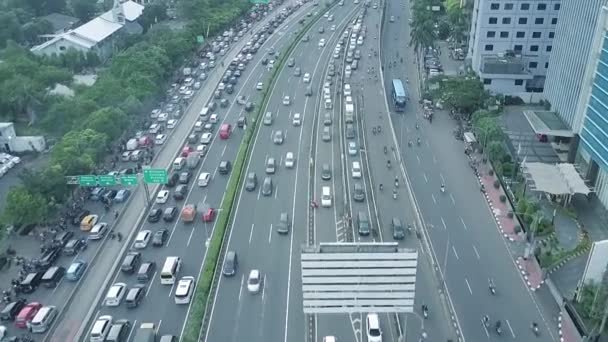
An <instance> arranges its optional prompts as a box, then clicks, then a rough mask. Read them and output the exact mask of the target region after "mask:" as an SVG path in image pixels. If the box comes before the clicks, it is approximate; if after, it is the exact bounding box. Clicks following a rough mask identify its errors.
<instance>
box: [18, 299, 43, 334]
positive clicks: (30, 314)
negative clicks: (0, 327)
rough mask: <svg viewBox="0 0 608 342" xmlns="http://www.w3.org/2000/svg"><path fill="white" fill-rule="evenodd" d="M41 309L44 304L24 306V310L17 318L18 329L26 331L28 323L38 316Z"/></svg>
mask: <svg viewBox="0 0 608 342" xmlns="http://www.w3.org/2000/svg"><path fill="white" fill-rule="evenodd" d="M41 307H42V304H40V303H37V302H32V303H29V304H28V305H26V306H24V307H23V309H21V311H19V314H18V315H17V318H15V326H16V327H17V328H21V329H26V328H27V325H28V323H29V322H31V321H32V319H34V316H36V314H37V313H38V310H40V308H41Z"/></svg>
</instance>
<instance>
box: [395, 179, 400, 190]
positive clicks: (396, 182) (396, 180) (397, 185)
mask: <svg viewBox="0 0 608 342" xmlns="http://www.w3.org/2000/svg"><path fill="white" fill-rule="evenodd" d="M398 187H399V179H397V177H395V188H398Z"/></svg>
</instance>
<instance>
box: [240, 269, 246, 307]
mask: <svg viewBox="0 0 608 342" xmlns="http://www.w3.org/2000/svg"><path fill="white" fill-rule="evenodd" d="M244 281H245V274H244V273H243V274H241V282H240V284H241V286H239V302H240V301H241V296H242V295H243V282H244Z"/></svg>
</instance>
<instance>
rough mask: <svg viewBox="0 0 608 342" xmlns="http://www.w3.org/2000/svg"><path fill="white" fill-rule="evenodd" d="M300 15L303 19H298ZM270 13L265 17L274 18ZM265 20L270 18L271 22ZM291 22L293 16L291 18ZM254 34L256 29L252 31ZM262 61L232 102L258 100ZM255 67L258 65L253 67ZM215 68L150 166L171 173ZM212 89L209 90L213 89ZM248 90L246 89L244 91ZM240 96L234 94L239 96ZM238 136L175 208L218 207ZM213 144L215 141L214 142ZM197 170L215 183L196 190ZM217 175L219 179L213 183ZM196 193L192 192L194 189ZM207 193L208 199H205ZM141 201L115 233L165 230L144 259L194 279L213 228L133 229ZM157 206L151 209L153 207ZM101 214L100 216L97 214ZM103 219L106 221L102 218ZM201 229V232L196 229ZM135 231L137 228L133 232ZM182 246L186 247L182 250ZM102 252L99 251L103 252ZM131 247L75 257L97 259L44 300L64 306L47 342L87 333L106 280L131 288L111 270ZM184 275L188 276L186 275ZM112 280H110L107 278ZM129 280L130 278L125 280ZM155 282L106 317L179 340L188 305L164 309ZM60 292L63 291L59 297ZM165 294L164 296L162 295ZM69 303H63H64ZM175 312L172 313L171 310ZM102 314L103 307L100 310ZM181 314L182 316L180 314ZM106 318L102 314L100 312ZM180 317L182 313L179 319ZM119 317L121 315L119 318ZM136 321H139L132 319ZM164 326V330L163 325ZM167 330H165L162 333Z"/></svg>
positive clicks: (232, 119) (138, 198)
mask: <svg viewBox="0 0 608 342" xmlns="http://www.w3.org/2000/svg"><path fill="white" fill-rule="evenodd" d="M300 15H301V14H300ZM272 16H273V15H272V14H271V15H270V16H269V17H272ZM269 17H268V18H269ZM292 17H293V16H292ZM268 18H266V19H264V20H263V21H262V22H261V23H258V24H257V25H256V26H254V27H259V26H261V25H263V24H264V23H265V22H266V21H267V20H268ZM290 20H293V19H292V18H288V20H286V22H289V21H290ZM254 30H255V28H254ZM279 40H280V41H279ZM288 41H289V39H285V38H284V37H283V36H281V34H275V35H273V37H272V38H269V39H268V40H267V42H266V43H265V45H264V47H267V46H269V45H272V44H282V45H284V44H287V42H288ZM245 42H246V39H244V40H241V41H240V42H238V43H236V44H235V46H234V47H233V49H232V50H231V51H230V52H229V53H228V54H227V56H226V57H225V59H226V60H231V59H232V58H233V57H234V56H236V54H237V53H238V51H240V48H241V47H242V46H243V45H244V44H245ZM259 62H260V58H257V59H255V60H254V61H252V62H250V63H249V67H248V68H247V69H246V71H245V72H244V74H243V76H242V77H241V83H240V84H239V85H238V86H237V92H235V94H234V95H233V97H236V96H237V95H239V94H243V95H245V96H253V97H252V99H255V96H254V95H256V94H255V93H254V92H253V91H252V89H254V86H253V85H255V83H257V81H258V80H261V79H262V78H264V77H266V76H267V74H268V73H267V71H265V69H264V68H260V67H259V64H260V63H259ZM253 65H257V66H256V67H255V68H254V67H252V66H253ZM219 69H221V68H220V67H219V66H218V68H217V69H216V70H215V71H214V72H212V73H211V74H210V77H209V79H208V81H207V83H209V84H210V86H208V87H203V89H202V90H201V91H200V92H199V93H198V94H197V96H196V97H195V99H194V100H193V101H192V103H191V106H190V107H189V109H188V111H187V112H186V113H185V114H184V116H183V118H182V120H181V121H180V124H179V125H178V126H177V127H176V128H175V129H174V130H173V134H172V135H171V137H170V138H169V139H168V140H167V142H166V143H165V145H164V148H163V149H162V150H161V151H160V152H158V154H157V159H156V161H155V163H154V164H153V167H158V168H169V166H170V164H171V163H172V161H173V159H174V157H175V155H176V154H177V153H178V151H180V150H181V147H182V146H183V145H182V144H183V141H184V138H185V137H186V136H187V135H188V134H189V133H188V132H189V131H190V130H191V128H192V127H193V125H194V122H195V121H196V120H197V118H198V113H199V111H200V108H202V106H203V105H205V104H206V102H207V101H208V100H209V98H210V97H211V94H212V92H213V90H214V89H215V85H216V84H217V83H218V82H219V80H220V78H221V76H222V74H223V71H221V70H219ZM246 79H248V81H246V82H247V85H244V86H243V82H244V81H245V80H246ZM211 84H213V86H211ZM244 89H246V90H244ZM237 93H238V94H237ZM222 111H223V110H220V111H219V112H220V123H218V125H217V126H218V127H219V125H220V124H221V123H223V122H227V123H231V124H233V126H236V118H237V117H238V115H239V113H240V112H241V111H242V107H241V106H239V105H237V104H232V105H231V106H230V107H229V110H228V111H227V113H225V114H224V113H221V112H222ZM241 136H242V132H241V131H240V130H238V129H235V130H234V132H233V136H232V137H231V138H230V139H229V140H226V141H220V140H219V138H215V137H214V141H213V142H212V143H211V146H210V147H211V148H210V151H209V153H208V155H207V156H206V158H205V159H204V162H203V163H201V165H200V168H199V169H198V170H196V172H194V174H193V176H192V180H191V181H190V184H189V192H188V199H187V200H186V201H184V202H183V203H176V204H175V205H177V207H178V209H181V207H182V205H183V204H185V203H196V204H198V203H208V204H209V205H211V206H213V207H214V208H217V207H219V206H220V204H221V201H222V199H223V193H224V189H225V185H226V182H227V181H228V177H224V176H219V175H217V172H216V168H217V165H218V163H219V160H220V159H226V160H232V159H234V155H235V154H236V147H237V146H238V143H239V142H238V141H239V140H240V138H241ZM215 139H217V141H216V140H215ZM201 170H203V171H205V172H210V173H212V175H213V179H212V181H211V182H210V184H209V186H208V188H207V189H204V190H203V188H198V187H197V186H195V183H196V177H198V172H200V171H201ZM216 176H217V179H216ZM193 188H194V189H193ZM156 189H157V188H153V187H152V188H151V193H152V194H154V193H155V192H156ZM207 193H209V194H210V195H209V196H207ZM171 201H172V199H171V200H170V201H169V202H167V203H166V204H165V205H163V207H166V206H169V205H172V204H171V203H172V202H171ZM145 203H146V202H145V199H144V191H143V189H141V188H138V189H137V190H136V191H135V192H134V193H133V194H132V200H131V202H130V203H129V204H128V207H127V208H125V209H124V210H123V211H122V214H121V215H122V216H121V218H120V219H119V222H118V224H117V226H116V227H115V228H114V229H115V231H118V232H122V233H123V235H124V236H125V237H127V236H132V235H130V234H133V233H135V232H137V231H138V230H141V229H150V230H152V231H156V230H158V229H160V228H168V229H170V231H171V233H172V234H171V237H170V240H169V242H168V246H167V247H163V248H160V249H156V250H152V247H148V250H145V251H143V253H142V254H143V260H144V261H148V260H153V261H155V262H156V263H157V266H158V267H162V263H163V262H164V257H165V256H169V255H177V256H182V257H183V258H184V259H185V260H186V262H184V267H183V268H182V272H181V275H193V276H197V275H198V273H199V270H200V266H201V265H202V260H203V258H204V254H205V240H206V239H207V234H210V233H211V231H212V229H213V225H212V224H209V225H207V226H206V227H205V226H203V224H202V222H201V221H200V214H199V215H198V217H197V218H198V219H199V220H197V221H196V224H195V225H190V226H187V227H184V226H183V225H182V223H181V222H178V223H171V224H163V223H155V224H149V223H145V224H144V225H143V226H140V225H138V224H137V222H138V221H139V220H140V218H141V217H143V216H144V215H146V214H147V210H146V206H145ZM154 207H155V206H154ZM100 212H101V211H100ZM101 220H102V221H103V220H104V217H102V219H101ZM199 226H200V227H199ZM134 228H137V229H134ZM123 241H130V239H128V238H126V239H124V240H123ZM184 246H186V247H185V248H184ZM101 247H103V248H101ZM129 247H130V244H129V243H123V244H120V243H117V242H116V241H112V242H109V243H107V244H105V245H102V246H100V248H98V249H96V248H89V249H88V250H87V251H85V252H84V253H81V255H79V256H78V258H82V259H85V260H87V261H90V260H92V259H93V255H94V254H95V253H97V252H98V251H100V252H101V253H98V254H97V255H98V257H97V258H96V260H95V262H94V264H92V265H89V269H90V270H94V272H87V274H86V276H85V277H84V278H83V279H82V280H81V281H80V282H79V283H78V285H77V286H74V285H69V286H61V287H58V290H57V292H58V293H56V294H53V295H52V296H49V300H48V301H43V303H44V304H47V303H48V304H51V305H52V304H55V303H57V304H56V305H57V306H58V307H63V306H64V305H65V309H64V314H63V315H62V316H60V319H59V320H58V321H59V322H58V323H57V324H56V326H57V328H56V329H55V330H53V331H51V332H50V333H49V334H48V335H46V336H45V338H47V339H50V340H51V341H66V340H75V339H76V335H80V334H82V333H84V334H87V333H88V330H89V326H88V324H90V322H91V320H87V319H84V320H83V317H87V314H90V315H93V317H92V319H94V318H95V317H97V316H98V315H99V313H100V310H99V308H97V309H96V307H97V305H98V304H97V303H98V302H99V300H100V298H101V297H103V296H105V293H106V286H100V284H104V282H105V281H106V279H107V280H110V281H111V283H110V285H111V284H112V283H114V282H115V281H123V280H126V283H127V284H128V285H129V286H130V285H133V284H134V283H135V279H134V276H133V277H127V278H121V277H122V275H120V276H119V277H118V279H116V277H117V275H115V271H116V268H117V266H118V267H119V266H120V262H121V261H122V258H117V257H116V256H117V255H122V252H124V251H125V250H126V249H127V248H129ZM190 258H192V262H190ZM186 272H188V273H186ZM109 276H110V277H109ZM129 278H131V279H129ZM159 286H160V285H159V283H158V279H155V281H153V282H152V283H150V284H149V288H148V289H149V290H150V292H149V295H148V297H147V298H146V300H144V302H143V303H142V308H139V309H135V310H129V311H130V312H128V313H127V312H126V310H124V311H123V310H122V309H123V308H122V307H120V308H117V310H116V312H107V313H108V314H111V315H113V316H114V317H115V319H119V318H129V319H130V320H131V322H132V323H134V324H133V326H136V324H135V323H137V322H136V320H139V322H141V319H139V318H138V316H139V315H140V314H141V316H142V318H143V319H150V320H152V321H154V319H152V317H159V318H157V319H156V321H157V323H160V324H157V325H158V326H159V333H163V332H165V333H171V334H176V335H179V334H180V333H181V329H182V323H183V320H184V318H185V315H186V311H187V306H182V307H181V308H176V307H175V306H174V305H175V304H173V305H171V306H167V305H166V303H164V302H163V301H162V300H161V299H160V298H163V296H167V298H168V300H171V301H172V298H170V297H169V296H170V293H169V291H172V289H169V288H167V287H165V286H162V289H161V287H159ZM60 291H61V292H60ZM163 291H164V292H163ZM69 298H76V299H77V300H75V301H68V299H69ZM148 298H150V299H152V298H154V300H151V302H152V303H154V304H149V305H150V308H152V310H149V311H147V310H146V309H145V308H143V306H144V305H145V304H146V303H147V300H148ZM66 302H67V303H66ZM154 306H156V308H158V313H159V314H158V315H156V316H154V315H153V313H154V312H156V311H157V310H156V309H155V308H154ZM171 309H174V311H171ZM104 310H105V308H104ZM144 311H147V313H152V315H151V316H146V314H144ZM180 312H181V313H180ZM104 313H106V312H104ZM178 313H180V314H179V315H178ZM164 314H167V315H169V318H170V319H167V320H165V322H164V324H163V323H161V320H162V317H163V315H164ZM121 315H123V316H121ZM136 317H137V318H136ZM163 325H164V326H163ZM165 329H166V330H165Z"/></svg>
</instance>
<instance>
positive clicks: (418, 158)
mask: <svg viewBox="0 0 608 342" xmlns="http://www.w3.org/2000/svg"><path fill="white" fill-rule="evenodd" d="M416 159H417V160H418V164H420V163H421V162H420V157H418V155H416Z"/></svg>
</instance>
